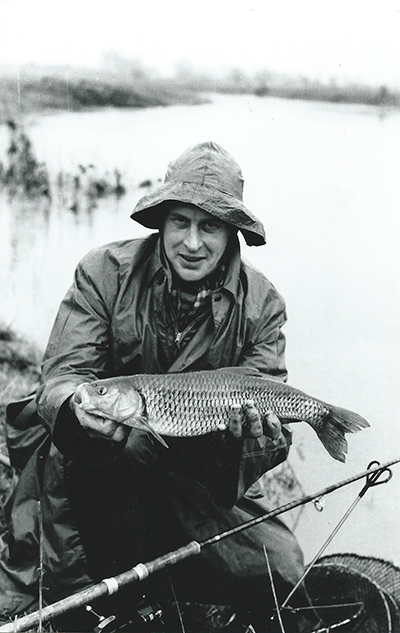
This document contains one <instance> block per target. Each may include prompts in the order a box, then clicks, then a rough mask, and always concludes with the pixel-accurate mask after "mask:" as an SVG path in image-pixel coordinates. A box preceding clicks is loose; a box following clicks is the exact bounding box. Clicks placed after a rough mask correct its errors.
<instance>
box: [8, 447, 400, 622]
mask: <svg viewBox="0 0 400 633" xmlns="http://www.w3.org/2000/svg"><path fill="white" fill-rule="evenodd" d="M398 463H400V457H398V458H397V459H392V460H390V461H388V462H386V463H384V464H379V462H372V464H377V465H375V466H371V465H370V467H369V468H367V469H366V470H364V471H363V472H361V473H358V474H357V475H353V476H352V477H348V478H347V479H344V480H343V481H340V482H339V483H336V484H331V485H330V486H327V487H326V488H324V489H323V490H320V491H319V492H316V493H313V494H309V495H305V496H303V497H301V498H300V499H296V500H294V501H290V502H288V503H286V504H284V505H282V506H280V507H279V508H276V509H274V510H271V511H269V512H266V513H264V514H262V515H260V516H258V517H254V518H253V519H250V520H249V521H245V522H244V523H241V524H240V525H237V526H236V527H234V528H230V529H229V530H226V531H224V532H221V533H220V534H216V535H215V536H212V537H210V538H208V539H206V540H204V541H201V542H198V541H191V542H190V543H188V544H187V545H184V546H183V547H180V548H178V549H176V550H174V551H172V552H169V553H167V554H164V555H163V556H159V557H158V558H155V559H154V560H152V561H149V562H147V563H138V564H137V565H135V567H132V569H129V570H128V571H125V572H122V573H121V574H118V575H117V576H113V577H111V578H104V579H103V580H101V581H100V582H99V583H97V584H95V585H91V586H90V587H87V588H86V589H83V590H82V591H79V592H77V593H75V594H73V595H72V596H68V597H67V598H63V599H62V600H59V601H58V602H54V603H53V604H50V605H47V606H46V607H43V608H42V609H40V610H38V611H34V612H33V613H29V614H28V615H25V616H22V617H20V618H16V619H15V620H14V621H12V622H8V623H6V624H3V625H1V626H0V633H20V632H22V631H27V630H29V629H32V628H34V627H37V626H38V625H42V623H44V622H47V621H49V620H51V619H53V618H55V617H57V616H60V615H62V614H64V613H66V612H67V611H71V610H72V609H76V608H78V607H82V606H85V605H87V604H88V603H90V602H92V601H93V600H97V599H98V598H101V597H103V596H107V595H112V594H114V593H116V592H117V591H119V590H120V589H121V588H122V587H124V586H126V585H128V584H130V583H132V582H135V581H139V582H140V581H142V580H144V579H145V578H147V577H148V576H150V575H151V574H153V573H154V572H156V571H160V570H162V569H165V568H166V567H168V566H169V565H175V564H176V563H178V562H179V561H182V560H184V559H186V558H189V557H191V556H196V555H197V554H200V553H201V551H202V550H203V549H204V548H205V547H210V546H212V545H214V544H215V543H218V542H219V541H221V540H223V539H225V538H229V537H231V536H233V535H234V534H237V533H238V532H242V531H244V530H247V529H249V528H250V527H253V526H254V525H258V524H259V523H262V522H263V521H267V520H268V519H272V518H274V517H276V516H278V515H280V514H283V513H285V512H288V511H289V510H293V509H294V508H298V507H299V506H302V505H305V504H307V503H309V502H310V501H314V500H316V499H320V498H321V497H324V496H326V495H328V494H330V493H332V492H334V491H335V490H339V489H340V488H343V487H344V486H348V485H349V484H351V483H353V482H355V481H358V480H359V479H363V478H364V477H367V478H369V479H370V481H371V478H372V477H373V478H374V479H375V478H378V477H379V474H381V473H383V472H387V471H388V469H389V467H390V466H393V465H394V464H398ZM389 479H390V477H389V478H387V479H386V480H384V481H382V483H385V482H386V481H389ZM367 484H368V479H367ZM367 484H366V486H364V488H363V490H364V489H365V491H366V489H367ZM368 487H369V485H368Z"/></svg>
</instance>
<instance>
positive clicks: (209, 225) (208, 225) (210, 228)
mask: <svg viewBox="0 0 400 633" xmlns="http://www.w3.org/2000/svg"><path fill="white" fill-rule="evenodd" d="M220 228H221V225H220V224H218V222H205V223H204V224H203V229H204V230H205V231H207V233H215V231H218V230H219V229H220Z"/></svg>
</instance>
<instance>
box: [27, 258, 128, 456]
mask: <svg viewBox="0 0 400 633" xmlns="http://www.w3.org/2000/svg"><path fill="white" fill-rule="evenodd" d="M111 267H112V262H111V261H110V258H107V257H105V256H104V254H100V253H92V254H89V255H87V256H86V258H84V260H82V262H81V263H80V264H79V265H78V267H77V269H76V271H75V277H74V283H73V285H72V287H71V288H70V290H69V291H68V293H67V295H66V296H65V298H64V300H63V301H62V303H61V306H60V308H59V311H58V314H57V317H56V320H55V323H54V326H53V329H52V332H51V335H50V339H49V343H48V346H47V349H46V352H45V356H44V361H43V366H42V376H41V383H40V386H39V388H38V391H37V407H38V414H39V416H40V418H41V420H42V422H43V424H44V426H46V428H47V429H48V430H49V431H50V432H51V433H52V434H53V440H54V441H55V443H58V442H57V440H58V439H59V438H60V437H61V436H63V433H62V429H64V430H66V429H67V427H68V426H70V428H69V429H68V433H69V435H71V436H74V437H75V443H76V440H78V439H79V438H78V437H77V436H76V434H78V435H79V436H81V435H82V433H83V430H82V429H80V427H79V424H74V422H73V421H71V422H70V423H68V416H66V415H65V412H66V410H67V409H66V407H65V406H64V407H63V405H65V403H66V401H67V400H68V399H69V398H70V397H71V396H72V394H73V393H74V392H75V389H76V387H77V386H78V385H79V384H80V383H82V382H85V381H91V380H95V379H96V378H103V377H106V376H107V375H108V370H109V364H110V352H109V349H110V343H109V341H110V320H111V316H110V313H111V309H110V303H112V291H113V286H115V285H116V282H115V281H113V279H114V277H117V275H115V271H114V275H112V274H110V273H111V270H110V268H111ZM98 271H100V273H101V274H98ZM72 417H74V416H72ZM59 427H60V428H59ZM60 431H61V432H60ZM62 443H63V442H62V441H61V444H62ZM59 448H60V450H62V448H63V447H62V446H59Z"/></svg>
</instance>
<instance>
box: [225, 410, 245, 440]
mask: <svg viewBox="0 0 400 633" xmlns="http://www.w3.org/2000/svg"><path fill="white" fill-rule="evenodd" d="M228 417H229V424H228V431H229V433H230V434H231V435H232V436H233V437H242V432H243V430H242V407H241V406H240V404H234V405H232V407H230V409H229V410H228Z"/></svg>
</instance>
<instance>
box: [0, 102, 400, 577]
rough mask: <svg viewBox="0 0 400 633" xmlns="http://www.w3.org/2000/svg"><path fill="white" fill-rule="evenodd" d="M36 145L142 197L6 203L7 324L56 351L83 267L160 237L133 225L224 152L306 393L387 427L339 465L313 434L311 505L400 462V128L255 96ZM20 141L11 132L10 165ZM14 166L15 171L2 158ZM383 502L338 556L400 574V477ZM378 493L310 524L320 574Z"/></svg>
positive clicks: (50, 137)
mask: <svg viewBox="0 0 400 633" xmlns="http://www.w3.org/2000/svg"><path fill="white" fill-rule="evenodd" d="M27 125H28V127H27V131H28V134H29V136H30V138H31V140H32V143H33V147H34V150H35V152H36V155H37V157H38V158H39V159H40V160H42V161H45V162H46V164H47V165H48V167H49V169H50V172H51V175H52V177H53V178H55V176H56V174H57V173H58V172H59V171H61V170H63V171H64V172H69V173H71V172H75V171H76V170H77V169H78V166H79V164H82V165H89V164H90V163H91V164H93V165H94V166H95V168H96V169H97V171H98V173H102V172H104V171H105V170H109V171H112V170H114V169H115V168H118V169H119V170H120V171H121V173H122V181H123V183H124V184H125V185H126V187H127V194H126V195H125V196H123V197H122V198H120V199H119V200H116V199H115V198H110V199H104V200H101V201H99V203H98V204H97V207H96V208H94V209H91V210H88V209H86V208H80V209H78V210H75V211H73V210H71V208H69V207H70V206H71V205H70V204H69V202H68V201H66V200H65V198H64V199H63V197H62V196H61V195H55V196H53V200H52V203H51V204H46V203H44V204H39V203H35V204H32V203H27V202H25V203H22V202H18V203H17V202H16V201H15V200H14V201H12V202H11V201H9V200H8V199H7V198H6V196H5V195H4V193H2V194H1V196H0V205H1V206H0V209H1V210H0V262H1V267H0V270H1V273H0V274H1V277H0V291H1V294H0V296H1V303H0V319H1V320H2V321H3V322H5V323H6V324H10V325H12V326H13V327H14V328H16V329H17V330H18V331H19V332H21V333H23V334H25V335H27V336H28V337H30V338H31V339H33V340H34V341H35V342H36V343H37V344H38V345H39V346H40V347H42V348H43V347H44V345H45V342H46V339H47V337H48V335H49V331H50V328H51V324H52V321H53V319H54V317H55V313H56V310H57V307H58V304H59V302H60V300H61V299H62V296H63V295H64V293H65V291H66V289H67V287H68V286H69V284H70V283H71V280H72V275H73V270H74V267H75V264H76V263H77V261H78V259H79V258H80V257H81V256H82V255H83V254H84V253H85V252H86V251H88V250H89V249H90V248H92V247H95V246H97V245H100V244H102V243H105V242H109V241H112V240H115V239H125V238H127V237H136V236H140V235H144V234H146V230H145V229H143V228H141V227H140V226H135V223H133V222H132V220H130V219H129V214H130V212H131V210H132V208H133V207H134V205H135V202H136V201H137V200H138V198H139V197H140V196H141V195H143V194H144V193H145V192H146V190H145V189H143V188H142V187H140V186H139V185H140V183H142V182H143V181H144V180H146V179H150V180H151V181H152V182H153V183H157V182H158V179H159V178H162V177H163V175H164V172H165V168H166V165H167V163H168V161H169V160H170V159H172V158H175V157H176V156H177V155H179V153H181V152H182V151H183V150H184V149H185V148H186V147H188V146H189V145H191V144H193V143H197V142H200V141H204V140H215V141H216V142H218V143H220V144H222V145H223V146H224V147H225V148H226V149H227V150H228V151H230V152H231V153H232V154H233V155H234V157H235V158H236V159H237V161H238V162H239V163H240V165H241V167H242V169H243V174H244V177H245V191H244V198H245V202H246V204H247V205H248V206H249V208H251V209H252V210H253V211H254V213H255V214H256V215H258V216H259V217H260V218H261V219H262V220H263V222H264V224H265V226H266V231H267V245H266V246H265V247H262V248H254V247H253V248H249V247H246V246H245V245H243V255H244V257H245V258H246V259H248V260H250V261H251V262H253V263H254V264H255V265H256V266H257V267H258V268H259V269H260V270H262V271H263V272H264V273H265V274H266V275H267V277H268V278H269V279H270V280H271V281H272V282H273V283H274V284H275V285H276V286H277V288H278V289H279V291H280V292H281V293H282V294H283V295H284V297H285V299H286V302H287V309H288V316H289V321H288V323H287V325H286V326H285V333H286V337H287V363H288V368H289V375H290V383H291V384H293V385H295V386H297V387H299V388H301V389H303V390H305V391H308V392H309V393H310V394H312V395H315V396H317V397H319V398H321V399H323V400H325V401H327V402H331V403H333V404H337V405H340V406H343V407H347V408H350V409H353V410H355V411H357V412H358V413H360V414H361V415H363V416H364V417H365V418H367V419H368V420H369V421H370V424H371V427H370V429H368V430H365V431H363V432H362V433H360V434H357V435H355V436H351V437H350V438H349V456H348V459H347V462H346V464H345V465H343V464H339V463H336V462H334V461H333V460H332V459H331V458H330V457H329V455H328V454H327V453H326V452H325V451H324V449H323V447H322V445H321V444H320V443H319V440H318V439H317V437H316V436H315V434H314V433H313V431H312V430H311V429H309V428H308V427H306V425H298V426H297V427H296V428H295V429H294V432H295V441H294V449H293V450H292V456H291V461H292V464H293V466H294V467H295V469H296V473H297V476H298V478H299V480H300V481H301V484H302V486H303V488H304V490H305V491H306V492H307V493H311V492H316V491H318V490H320V489H322V488H323V487H325V486H327V485H329V484H331V483H334V482H337V481H340V480H342V479H344V478H346V477H350V476H351V475H353V474H355V473H357V472H359V471H362V470H364V469H365V468H366V467H367V465H368V463H369V462H370V461H371V460H379V461H380V462H384V461H385V460H389V459H392V458H396V457H398V456H399V457H400V447H399V437H400V434H399V431H398V426H399V424H400V418H399V409H400V406H399V405H400V389H399V386H400V381H399V378H400V326H399V323H400V301H399V299H400V296H399V295H400V293H399V263H398V257H399V256H398V249H399V246H398V245H399V243H400V219H399V216H400V214H399V209H400V178H399V173H400V150H399V148H400V113H398V112H391V113H382V112H379V111H378V110H377V109H375V108H372V107H368V106H363V105H341V104H340V105H339V104H337V105H334V104H321V103H315V102H300V101H287V100H282V99H274V98H257V97H250V96H237V97H236V96H235V97H231V96H229V97H216V98H213V100H212V102H211V103H209V104H204V105H200V106H187V107H186V106H174V107H170V108H149V109H144V110H113V109H110V110H102V111H97V112H90V113H64V114H56V115H47V116H42V117H36V118H32V119H31V120H30V121H29V122H28V124H27ZM6 142H7V141H6V130H5V129H4V128H0V147H1V148H2V149H1V152H3V154H4V147H5V145H6ZM0 159H1V156H0ZM393 475H394V477H393V480H392V481H391V482H390V483H388V484H386V485H385V486H380V487H377V488H376V489H374V490H371V491H370V492H368V493H367V495H366V496H365V498H364V499H363V501H362V502H361V503H360V504H358V506H357V508H356V509H355V510H354V512H353V513H352V514H351V515H350V518H349V519H348V520H347V521H346V523H345V525H344V526H343V527H342V529H341V530H340V531H339V533H338V535H337V536H336V537H335V539H334V540H333V541H332V543H331V544H330V546H329V548H328V550H327V552H354V553H358V554H363V555H371V556H378V557H381V558H385V559H387V560H391V561H393V562H395V563H396V564H397V565H400V539H399V538H398V536H396V534H398V530H399V519H400V486H399V485H398V481H399V479H400V466H394V467H393ZM361 487H362V482H358V483H356V484H352V485H351V486H348V487H347V488H344V489H342V490H341V491H339V492H336V493H333V494H332V495H330V496H329V497H327V498H326V500H325V507H324V511H323V512H317V511H316V510H315V509H314V508H313V506H310V507H307V509H306V510H305V511H304V512H303V514H302V517H301V521H300V523H299V526H298V528H297V535H298V538H299V539H300V542H301V544H302V546H303V549H304V552H305V556H306V559H307V560H310V559H311V558H312V556H313V555H314V553H315V552H316V551H317V550H318V549H319V547H320V546H321V545H322V543H323V541H324V540H325V538H327V536H328V535H329V533H330V531H331V530H332V529H333V527H334V526H335V525H336V523H337V522H338V521H339V519H340V518H341V517H342V515H343V514H344V512H345V511H346V509H347V508H348V507H349V505H350V504H351V502H352V501H353V499H354V498H355V497H356V495H357V493H358V491H359V490H360V488H361Z"/></svg>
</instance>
